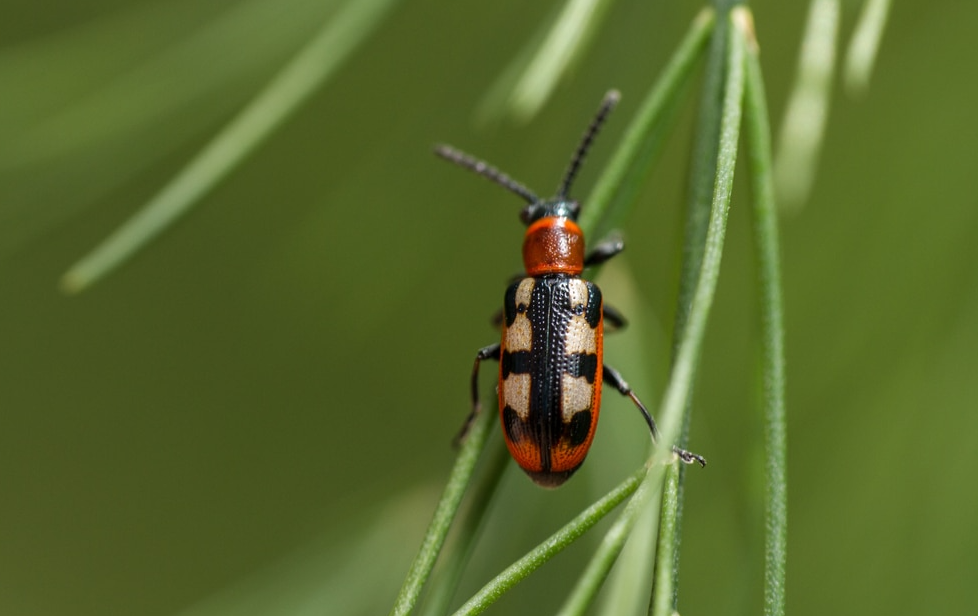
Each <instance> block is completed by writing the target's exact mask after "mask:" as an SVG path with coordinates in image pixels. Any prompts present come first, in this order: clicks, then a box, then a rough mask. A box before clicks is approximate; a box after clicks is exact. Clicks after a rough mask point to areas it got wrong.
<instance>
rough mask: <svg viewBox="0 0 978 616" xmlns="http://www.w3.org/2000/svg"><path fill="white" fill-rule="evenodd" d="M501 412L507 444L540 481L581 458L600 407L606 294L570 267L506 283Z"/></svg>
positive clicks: (553, 482)
mask: <svg viewBox="0 0 978 616" xmlns="http://www.w3.org/2000/svg"><path fill="white" fill-rule="evenodd" d="M503 315H504V322H503V331H502V342H501V344H500V350H501V354H500V362H499V367H500V370H499V412H500V418H501V420H502V424H503V434H504V436H505V439H506V445H507V446H508V447H509V451H510V453H511V454H512V456H513V458H514V459H515V460H516V462H517V463H518V464H519V465H520V467H522V468H523V470H524V471H526V473H527V474H528V475H529V476H530V477H531V478H532V479H533V480H534V481H535V482H536V483H538V484H540V485H542V486H547V487H557V486H559V485H560V484H562V483H563V482H564V481H566V480H567V479H568V478H569V477H570V476H571V475H572V474H573V473H574V471H576V470H577V469H578V467H580V465H581V464H582V463H583V462H584V458H585V456H586V455H587V451H588V449H589V448H590V446H591V441H592V439H593V438H594V431H595V428H596V427H597V424H598V413H599V411H600V407H601V379H602V372H603V364H602V342H603V335H604V330H603V322H602V318H601V317H602V299H601V291H600V290H599V289H598V287H597V285H595V284H593V283H591V282H588V281H586V280H581V279H580V278H577V277H575V276H568V275H565V274H551V275H547V276H541V277H535V278H524V279H522V280H520V281H518V282H515V283H513V284H512V285H511V286H510V287H509V288H508V289H507V291H506V296H505V300H504V304H503Z"/></svg>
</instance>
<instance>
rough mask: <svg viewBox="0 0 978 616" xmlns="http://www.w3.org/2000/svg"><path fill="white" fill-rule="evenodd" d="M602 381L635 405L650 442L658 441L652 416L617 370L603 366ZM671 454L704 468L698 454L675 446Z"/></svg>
mask: <svg viewBox="0 0 978 616" xmlns="http://www.w3.org/2000/svg"><path fill="white" fill-rule="evenodd" d="M604 381H605V383H608V384H609V385H611V386H612V387H614V388H615V389H617V390H618V392H619V393H621V395H623V396H628V397H629V398H631V399H632V402H634V403H635V406H637V407H638V410H639V411H641V412H642V416H643V417H645V423H647V424H649V430H650V431H651V432H652V442H656V441H658V440H659V430H658V428H656V427H655V420H654V419H652V415H651V414H649V410H648V409H647V408H645V405H644V404H642V401H641V400H639V399H638V396H636V395H635V392H633V391H632V388H631V387H629V386H628V383H626V382H625V379H623V378H621V373H619V372H618V371H617V370H615V369H614V368H612V367H611V366H609V365H608V364H605V365H604ZM672 452H673V453H674V454H676V455H677V456H679V459H680V460H682V461H683V462H685V463H686V464H692V463H693V462H699V464H700V466H706V460H705V459H704V458H703V456H701V455H699V454H695V453H692V452H689V451H686V450H685V449H680V448H679V447H675V446H673V448H672Z"/></svg>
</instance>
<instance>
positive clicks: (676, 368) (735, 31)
mask: <svg viewBox="0 0 978 616" xmlns="http://www.w3.org/2000/svg"><path fill="white" fill-rule="evenodd" d="M746 15H747V14H746V11H745V9H743V8H741V7H735V8H734V9H732V10H731V13H730V20H729V24H735V23H737V22H739V21H741V20H745V19H748V17H747V16H746ZM720 25H721V26H722V27H724V29H726V30H727V35H728V36H727V37H726V50H727V51H726V55H725V57H726V65H725V70H724V74H725V80H724V82H725V85H724V87H723V97H722V99H721V106H720V124H719V133H718V139H717V143H718V147H717V155H716V164H715V168H716V174H715V176H714V181H713V189H712V199H711V207H710V215H709V222H708V225H707V229H706V237H705V241H704V244H703V254H702V259H701V260H700V263H701V265H700V268H699V272H698V275H696V278H695V287H694V290H693V293H692V301H691V303H690V309H689V314H688V318H687V320H686V321H685V326H684V327H683V330H682V332H681V338H680V340H679V344H678V348H677V352H676V358H675V362H674V363H673V368H672V375H671V378H670V380H669V385H668V387H667V389H666V393H665V397H664V402H663V404H662V406H661V409H662V413H661V417H662V429H661V432H662V437H661V444H660V447H659V448H657V450H656V452H655V458H654V459H659V460H662V459H664V457H665V456H666V455H669V451H670V447H671V445H672V444H673V443H675V442H676V440H677V438H678V437H679V434H680V431H681V429H682V416H683V412H684V411H685V410H686V408H687V404H688V400H689V396H690V391H691V389H692V386H693V378H694V373H695V367H696V364H697V361H698V359H699V353H700V349H701V347H702V342H703V336H704V334H705V332H706V323H707V320H708V318H709V313H710V308H711V307H712V304H713V297H714V294H715V292H716V285H717V279H718V277H719V274H720V261H721V258H722V256H723V241H724V237H725V235H726V228H727V212H728V210H729V207H730V194H731V190H732V187H733V177H734V168H735V166H736V162H737V141H738V138H739V135H740V120H741V114H742V110H743V93H744V47H745V44H744V38H743V35H742V34H741V30H740V29H739V28H738V27H730V25H728V24H724V23H723V22H720ZM719 31H720V28H719V27H718V28H717V32H719ZM694 184H698V182H694ZM689 239H690V237H689V235H687V241H689ZM681 299H682V298H680V301H681ZM675 507H676V508H678V498H677V499H676V501H675ZM672 515H673V512H672V511H670V512H665V513H664V514H663V515H662V516H661V519H664V520H669V518H670V516H672ZM678 522H679V520H678V516H677V519H676V521H675V524H673V523H672V522H671V521H670V523H669V524H667V525H660V531H659V545H660V546H662V545H665V543H667V542H668V543H669V544H671V545H672V546H673V550H675V552H673V554H668V553H667V554H666V555H665V556H663V555H661V554H658V555H657V564H656V574H655V575H656V578H655V585H654V587H653V594H652V606H651V607H652V613H653V614H654V615H655V616H668V615H669V614H671V613H673V612H674V611H675V610H676V606H675V605H674V601H675V594H674V589H675V580H676V560H675V558H674V555H675V554H678V549H677V548H676V546H677V542H678V540H679V536H678V534H675V535H674V536H672V537H670V536H668V533H675V532H676V531H677V529H678V526H679V524H678ZM667 552H668V550H667ZM666 558H669V559H671V560H668V561H667V560H665V559H666Z"/></svg>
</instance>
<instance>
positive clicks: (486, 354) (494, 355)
mask: <svg viewBox="0 0 978 616" xmlns="http://www.w3.org/2000/svg"><path fill="white" fill-rule="evenodd" d="M485 359H495V360H496V361H499V343H498V342H497V343H495V344H490V345H489V346H487V347H482V348H481V349H479V352H478V353H476V354H475V364H474V365H473V366H472V412H470V413H469V416H468V417H466V418H465V423H463V424H462V429H461V430H459V431H458V435H457V436H456V437H455V444H456V445H458V444H459V443H461V442H462V441H463V440H465V435H466V434H468V433H469V428H470V427H471V426H472V422H473V421H475V418H476V417H477V416H478V415H479V412H480V411H481V410H482V403H481V402H479V365H480V364H481V363H482V361H483V360H485Z"/></svg>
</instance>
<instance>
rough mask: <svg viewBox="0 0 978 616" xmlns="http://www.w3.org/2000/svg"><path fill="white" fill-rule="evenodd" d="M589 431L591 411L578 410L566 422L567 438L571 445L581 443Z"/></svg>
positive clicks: (575, 445) (574, 445)
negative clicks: (568, 421)
mask: <svg viewBox="0 0 978 616" xmlns="http://www.w3.org/2000/svg"><path fill="white" fill-rule="evenodd" d="M590 431H591V411H578V412H576V413H574V416H573V417H571V420H570V423H568V424H567V440H568V441H570V444H571V446H572V447H577V446H579V445H583V444H584V441H586V440H587V435H588V433H589V432H590Z"/></svg>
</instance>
